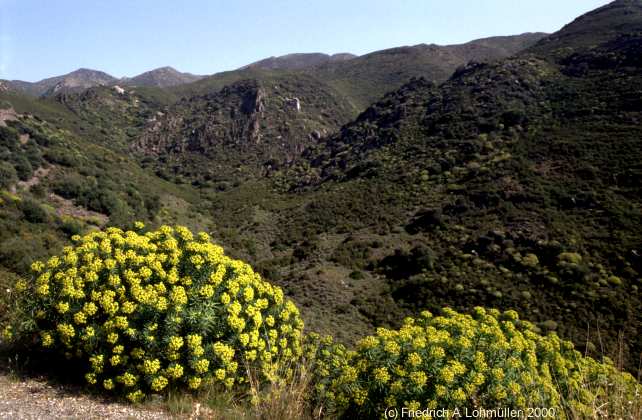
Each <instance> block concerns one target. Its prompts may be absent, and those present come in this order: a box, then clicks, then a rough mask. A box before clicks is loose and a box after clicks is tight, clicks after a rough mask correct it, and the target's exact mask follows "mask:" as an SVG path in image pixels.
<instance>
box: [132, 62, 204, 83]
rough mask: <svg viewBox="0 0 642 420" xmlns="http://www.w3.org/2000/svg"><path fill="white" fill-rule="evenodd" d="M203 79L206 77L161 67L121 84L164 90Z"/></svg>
mask: <svg viewBox="0 0 642 420" xmlns="http://www.w3.org/2000/svg"><path fill="white" fill-rule="evenodd" d="M203 77H204V76H197V75H194V74H191V73H181V72H179V71H178V70H176V69H174V68H172V67H160V68H157V69H154V70H151V71H147V72H145V73H142V74H139V75H138V76H134V77H132V78H123V79H121V81H120V82H119V83H121V84H123V85H127V86H156V87H161V88H164V87H170V86H176V85H181V84H184V83H191V82H195V81H197V80H200V79H202V78H203Z"/></svg>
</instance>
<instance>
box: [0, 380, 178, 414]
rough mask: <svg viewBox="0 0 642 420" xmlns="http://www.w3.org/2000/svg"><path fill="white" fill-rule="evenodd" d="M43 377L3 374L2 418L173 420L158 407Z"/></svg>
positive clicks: (0, 411)
mask: <svg viewBox="0 0 642 420" xmlns="http://www.w3.org/2000/svg"><path fill="white" fill-rule="evenodd" d="M79 391H80V390H78V389H74V388H73V387H67V386H62V385H52V384H50V383H48V382H47V381H46V380H45V379H42V378H19V379H17V378H14V377H11V376H8V375H6V374H4V373H0V419H11V420H14V419H16V420H17V419H20V420H22V419H83V420H85V419H119V420H120V419H171V418H173V416H171V415H169V414H168V413H166V412H163V411H161V410H159V409H150V408H145V407H134V406H128V405H125V404H120V403H116V402H113V401H109V400H104V399H100V398H97V397H92V396H89V395H86V394H83V393H81V392H79Z"/></svg>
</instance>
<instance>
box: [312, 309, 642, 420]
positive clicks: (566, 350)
mask: <svg viewBox="0 0 642 420" xmlns="http://www.w3.org/2000/svg"><path fill="white" fill-rule="evenodd" d="M443 312H444V313H443V315H442V316H433V315H432V314H431V313H429V312H427V311H426V312H423V313H422V314H421V317H419V318H418V319H411V318H408V319H406V320H405V322H404V324H403V326H402V327H401V328H400V329H399V330H389V329H384V328H380V329H378V330H377V333H376V335H374V336H368V337H365V338H364V339H362V340H361V341H360V342H359V343H358V344H357V347H356V349H355V350H351V351H348V350H346V348H345V347H344V346H342V345H340V344H334V343H333V342H332V339H331V338H329V337H327V338H320V337H319V336H317V335H310V336H309V338H310V340H309V341H308V342H307V343H306V354H308V355H309V357H310V359H311V360H313V361H314V363H313V370H314V372H315V381H314V382H315V384H316V395H317V398H318V400H319V403H320V404H323V405H325V406H327V407H328V408H329V409H330V410H331V411H334V412H335V413H336V414H341V413H343V414H344V415H345V414H347V415H349V416H356V417H360V418H361V417H363V418H377V417H381V416H382V415H383V413H385V409H386V408H389V407H396V408H398V409H401V408H402V407H406V408H409V409H422V410H423V409H426V408H430V409H442V408H443V409H450V410H453V409H454V408H456V407H459V408H460V409H462V408H463V407H486V408H488V407H506V408H515V409H525V410H526V409H527V408H528V407H540V408H554V409H556V418H564V417H565V413H568V412H573V413H575V414H580V415H590V413H591V412H592V409H593V408H594V407H593V405H592V404H593V403H594V402H595V400H596V398H598V397H599V395H597V392H596V391H595V390H606V389H607V388H608V387H609V386H613V384H614V383H617V384H618V385H619V386H618V389H623V390H625V392H626V393H627V395H626V397H627V398H628V399H629V400H635V399H636V398H639V397H636V396H635V395H636V392H638V393H639V392H640V389H639V387H640V385H639V384H638V383H637V382H636V381H635V379H634V378H633V377H632V376H631V375H630V374H628V373H621V372H619V371H618V370H617V369H616V368H615V367H614V366H613V365H612V364H611V363H610V362H609V361H606V362H605V363H598V362H597V361H595V360H594V359H591V358H588V357H583V356H582V355H581V354H580V353H579V352H577V351H576V350H574V348H573V345H572V344H571V343H570V342H568V341H564V340H561V339H559V338H558V337H557V335H555V334H550V335H548V336H542V335H539V334H537V333H535V332H534V327H533V325H532V324H530V323H529V322H526V321H522V320H520V319H519V318H518V316H517V313H515V312H514V311H507V312H503V313H500V312H499V311H497V310H485V309H483V308H476V309H475V312H474V314H473V315H464V314H460V313H457V312H455V311H453V310H451V309H444V311H443ZM637 395H639V394H637Z"/></svg>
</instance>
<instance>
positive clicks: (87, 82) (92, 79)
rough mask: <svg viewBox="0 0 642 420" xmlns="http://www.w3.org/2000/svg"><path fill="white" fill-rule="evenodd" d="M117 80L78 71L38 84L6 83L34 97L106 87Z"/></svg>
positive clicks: (103, 74)
mask: <svg viewBox="0 0 642 420" xmlns="http://www.w3.org/2000/svg"><path fill="white" fill-rule="evenodd" d="M116 80H117V79H116V78H115V77H112V76H110V75H109V74H107V73H104V72H102V71H98V70H91V69H78V70H75V71H72V72H71V73H67V74H64V75H62V76H56V77H50V78H48V79H43V80H40V81H38V82H34V83H31V82H23V81H20V80H11V81H8V85H9V86H10V87H11V88H12V89H14V90H18V91H22V92H25V93H28V94H30V95H34V96H40V95H50V94H53V93H56V92H58V91H60V90H81V89H87V88H89V87H92V86H100V85H108V84H111V83H114V82H115V81H116Z"/></svg>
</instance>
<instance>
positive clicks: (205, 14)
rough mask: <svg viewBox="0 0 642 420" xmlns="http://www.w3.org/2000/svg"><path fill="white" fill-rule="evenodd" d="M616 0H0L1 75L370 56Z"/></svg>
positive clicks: (227, 66) (540, 26)
mask: <svg viewBox="0 0 642 420" xmlns="http://www.w3.org/2000/svg"><path fill="white" fill-rule="evenodd" d="M608 3H609V1H604V0H570V1H567V2H562V3H560V2H554V1H552V0H543V1H538V2H529V3H525V2H519V3H516V2H514V1H512V0H493V1H486V2H478V1H472V0H464V1H460V2H449V3H447V4H445V3H444V2H435V1H426V0H409V1H405V2H403V3H401V4H395V5H391V4H390V3H389V2H384V1H380V0H376V1H369V2H366V1H363V0H359V1H352V2H349V3H348V2H339V1H337V0H331V1H326V2H323V3H319V4H312V5H309V4H308V5H304V4H301V3H300V2H294V1H290V0H284V1H275V2H272V3H270V4H264V3H262V2H254V1H239V2H235V3H234V4H223V3H222V2H218V1H212V2H208V1H205V0H198V1H190V2H189V3H187V4H177V3H173V2H172V3H169V2H167V3H161V2H152V1H150V0H141V1H137V2H135V3H131V2H126V1H124V0H117V1H113V2H110V3H109V4H92V5H90V6H89V7H88V6H87V5H86V4H85V3H84V2H80V1H79V0H65V1H60V2H56V3H55V4H52V3H50V2H46V1H40V0H27V1H17V0H0V79H8V80H15V79H17V80H24V81H30V82H34V81H38V80H42V79H45V78H48V77H52V76H57V75H61V74H66V73H69V72H71V71H74V70H76V69H79V68H89V69H94V70H100V71H103V72H106V73H108V74H110V75H112V76H114V77H132V76H135V75H137V74H140V73H143V72H146V71H149V70H152V69H155V68H159V67H165V66H171V67H173V68H175V69H177V70H179V71H181V72H189V73H193V74H199V75H209V74H214V73H218V72H221V71H227V70H234V69H236V68H239V67H241V66H244V65H246V64H249V63H252V62H255V61H258V60H261V59H263V58H267V57H271V56H281V55H286V54H293V53H313V52H319V53H325V54H336V53H352V54H356V55H363V54H367V53H370V52H372V51H377V50H382V49H386V48H393V47H398V46H403V45H416V44H422V43H425V44H431V43H434V44H439V45H451V44H461V43H465V42H468V41H471V40H473V39H478V38H486V37H491V36H505V35H517V34H521V33H524V32H548V33H550V32H555V31H557V30H559V29H560V28H561V27H562V26H563V25H565V24H566V23H568V22H570V21H572V20H573V19H574V18H576V17H577V16H579V15H581V14H583V13H586V12H587V11H590V10H592V9H595V8H596V7H599V6H602V5H604V4H608ZM462 10H464V11H465V12H462Z"/></svg>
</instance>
